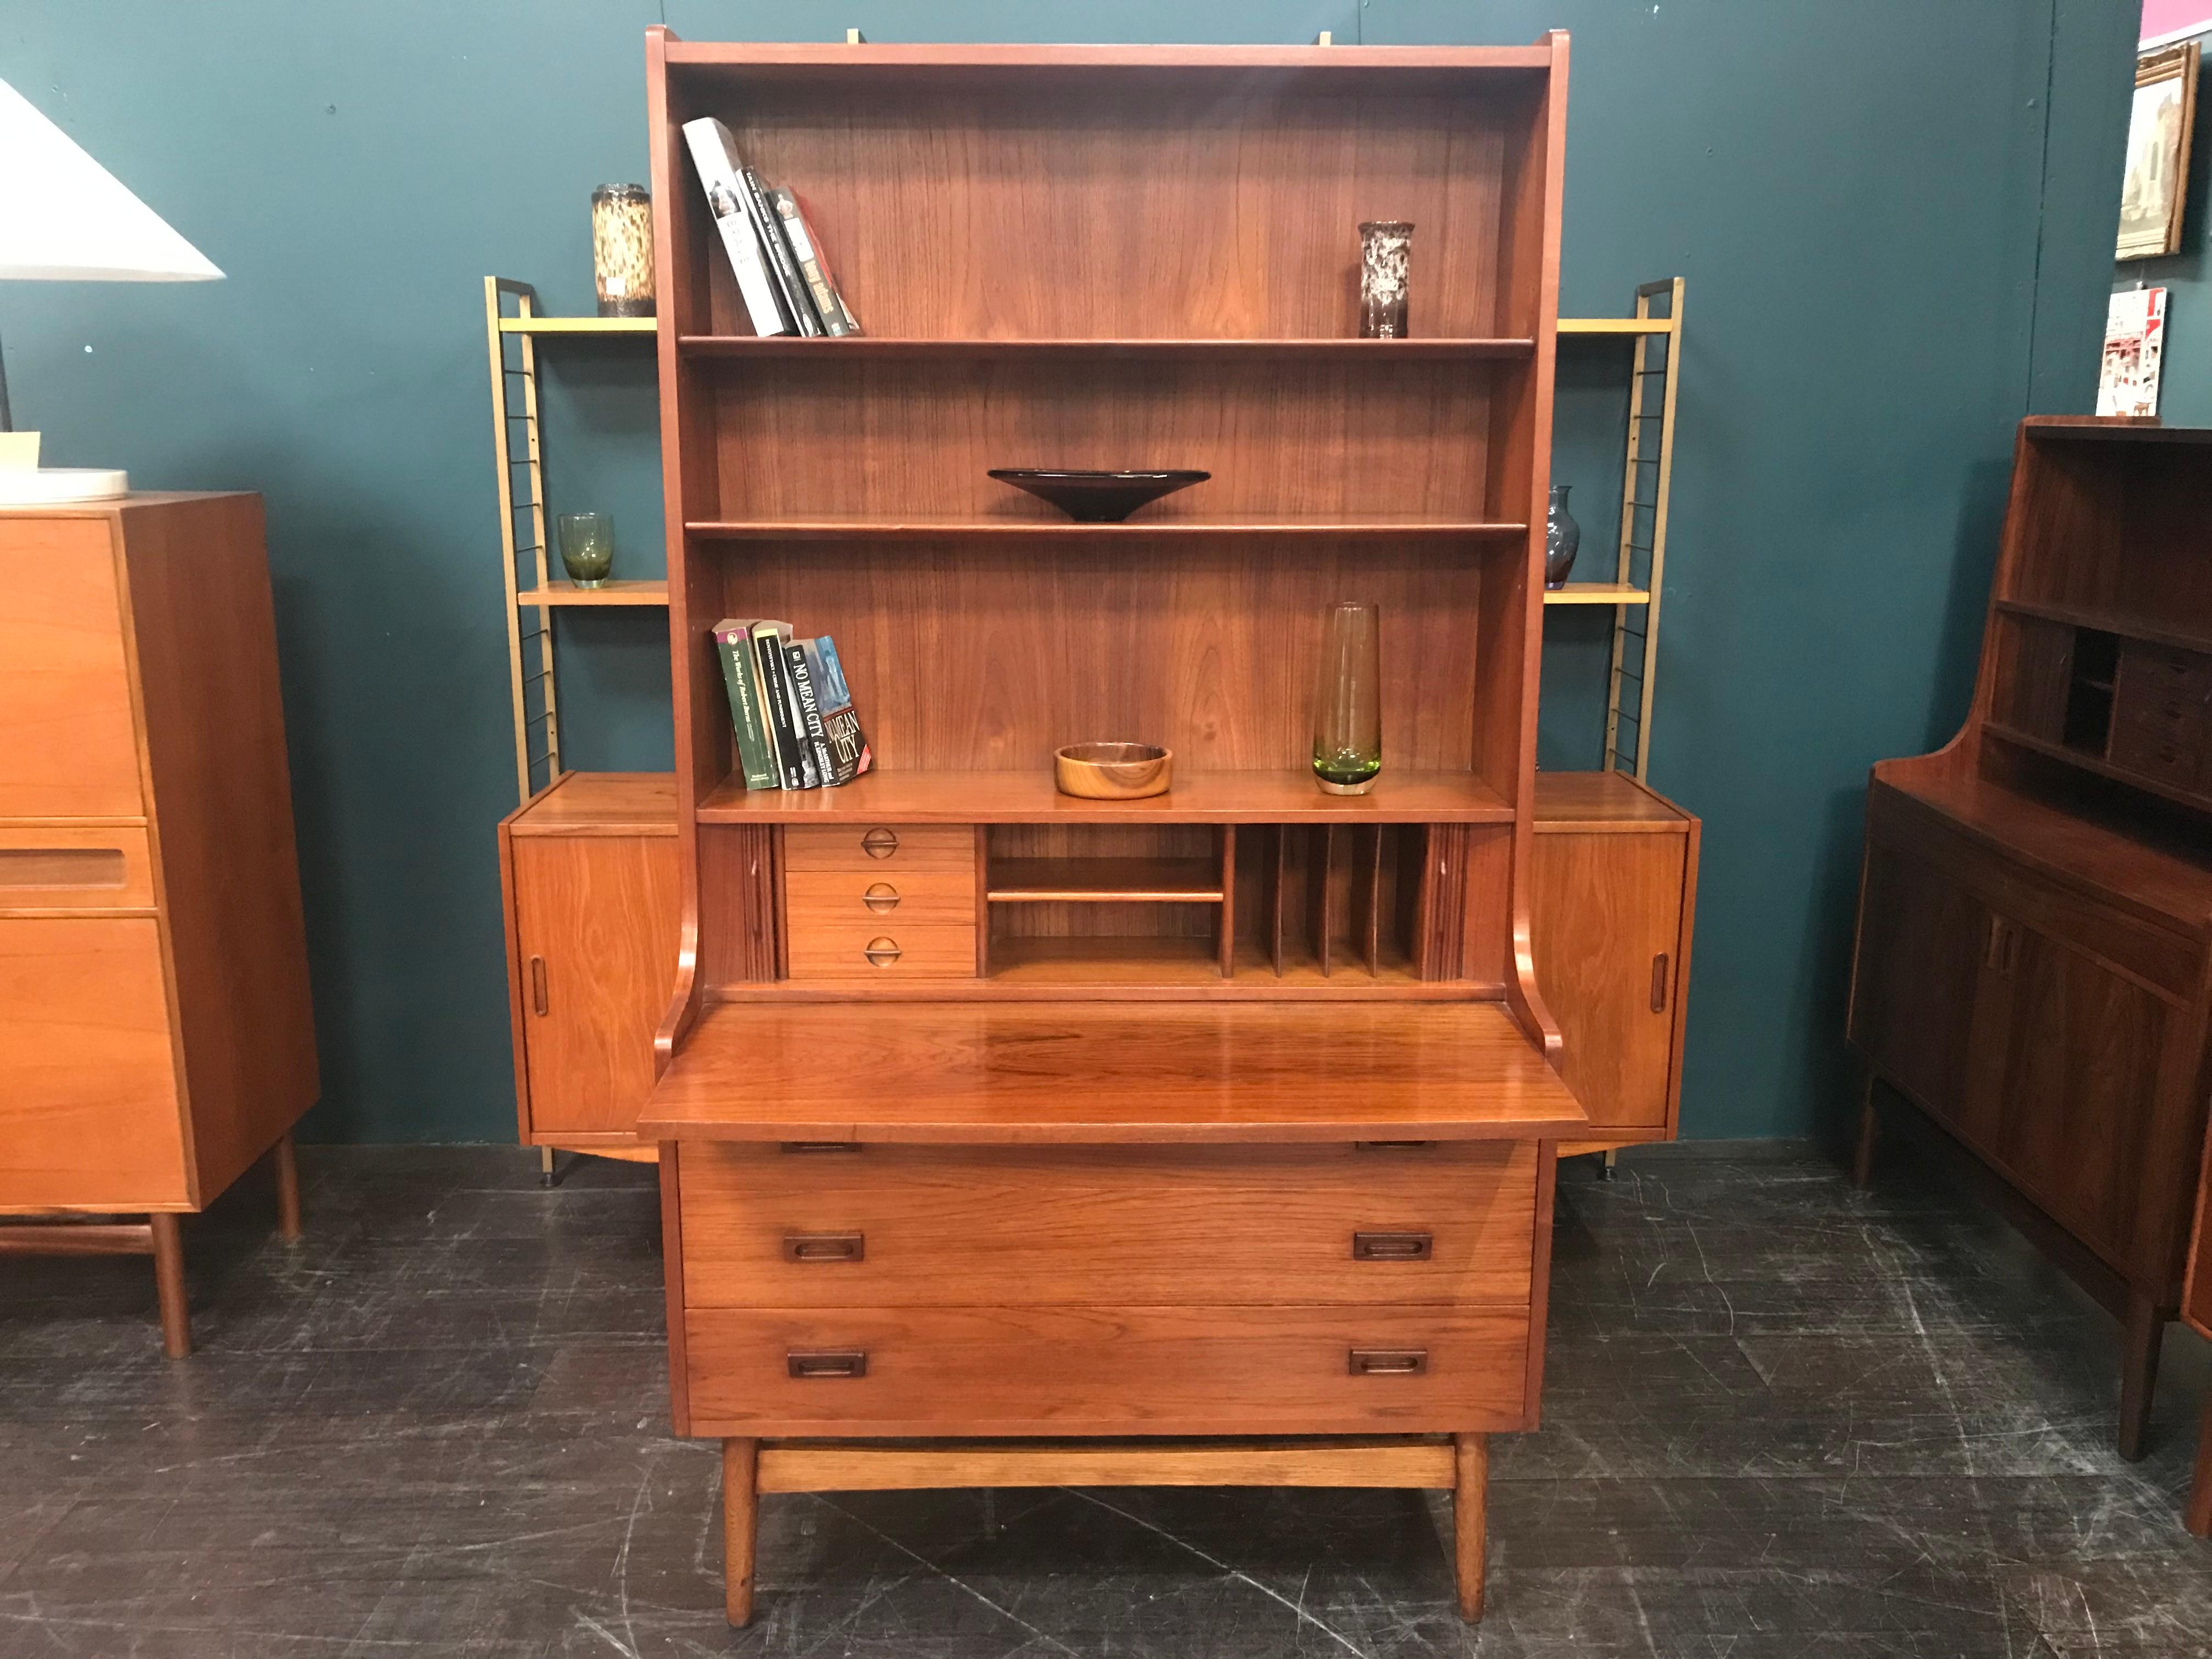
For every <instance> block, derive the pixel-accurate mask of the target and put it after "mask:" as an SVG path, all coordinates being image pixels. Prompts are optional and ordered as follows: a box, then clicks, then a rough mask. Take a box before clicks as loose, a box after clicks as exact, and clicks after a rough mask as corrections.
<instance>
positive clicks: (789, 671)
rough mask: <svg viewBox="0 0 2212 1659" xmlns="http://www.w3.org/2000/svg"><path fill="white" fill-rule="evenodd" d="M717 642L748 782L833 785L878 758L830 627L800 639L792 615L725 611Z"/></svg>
mask: <svg viewBox="0 0 2212 1659" xmlns="http://www.w3.org/2000/svg"><path fill="white" fill-rule="evenodd" d="M714 645H715V648H716V649H717V650H718V651H719V652H720V654H721V659H722V682H723V684H724V686H725V687H726V689H727V690H728V691H729V694H730V719H731V720H732V722H734V723H735V725H736V726H737V731H738V768H739V769H740V770H741V771H743V772H744V775H745V787H746V788H748V789H822V788H835V787H836V786H837V785H839V784H842V783H850V782H852V781H853V780H854V778H857V777H859V776H860V774H861V773H863V772H865V771H866V770H867V769H869V768H870V767H871V766H872V765H873V764H874V763H875V757H874V756H872V755H871V754H870V753H869V752H868V740H867V738H866V737H864V736H863V735H861V732H860V716H859V715H858V714H854V712H853V693H852V691H851V690H850V689H849V688H848V687H847V685H846V684H845V670H844V666H843V665H842V664H841V663H839V662H838V660H837V647H836V643H835V642H834V641H831V639H830V638H829V635H827V634H824V635H822V636H821V637H820V638H819V639H812V640H795V639H793V638H792V636H791V624H790V623H787V622H763V621H755V620H752V619H750V618H746V617H724V618H723V619H722V620H721V621H720V622H718V623H715V624H714Z"/></svg>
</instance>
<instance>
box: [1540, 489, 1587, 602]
mask: <svg viewBox="0 0 2212 1659" xmlns="http://www.w3.org/2000/svg"><path fill="white" fill-rule="evenodd" d="M1573 488H1574V486H1573V485H1572V484H1553V486H1552V510H1551V512H1550V513H1547V515H1546V517H1545V520H1544V586H1547V587H1565V586H1566V585H1567V573H1568V572H1569V571H1571V570H1572V569H1573V568H1575V555H1576V554H1577V553H1579V552H1581V551H1582V546H1583V527H1582V526H1580V525H1578V524H1577V523H1576V522H1575V515H1574V514H1573V513H1570V512H1568V511H1567V491H1568V490H1570V489H1573Z"/></svg>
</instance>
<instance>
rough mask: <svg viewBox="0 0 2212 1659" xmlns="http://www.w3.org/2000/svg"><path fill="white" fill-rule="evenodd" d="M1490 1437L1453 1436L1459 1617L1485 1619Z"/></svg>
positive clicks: (1454, 1556)
mask: <svg viewBox="0 0 2212 1659" xmlns="http://www.w3.org/2000/svg"><path fill="white" fill-rule="evenodd" d="M1489 1507H1490V1437H1489V1436H1487V1435H1481V1434H1455V1435H1454V1436H1453V1437H1452V1566H1453V1569H1454V1571H1455V1575H1456V1577H1458V1579H1459V1616H1460V1617H1461V1618H1462V1619H1464V1620H1467V1621H1468V1624H1470V1625H1472V1624H1474V1622H1475V1621H1476V1620H1480V1618H1481V1617H1482V1584H1483V1559H1484V1556H1485V1554H1486V1548H1487V1545H1488V1543H1489V1518H1490V1517H1489Z"/></svg>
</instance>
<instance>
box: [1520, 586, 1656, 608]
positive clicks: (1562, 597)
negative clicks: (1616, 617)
mask: <svg viewBox="0 0 2212 1659" xmlns="http://www.w3.org/2000/svg"><path fill="white" fill-rule="evenodd" d="M1544 603H1545V604H1546V605H1649V604H1650V603H1651V595H1650V592H1648V591H1647V590H1645V589H1644V588H1641V587H1638V586H1636V585H1635V584H1634V583H1632V582H1569V583H1568V584H1567V585H1566V586H1565V587H1547V588H1546V589H1545V590H1544Z"/></svg>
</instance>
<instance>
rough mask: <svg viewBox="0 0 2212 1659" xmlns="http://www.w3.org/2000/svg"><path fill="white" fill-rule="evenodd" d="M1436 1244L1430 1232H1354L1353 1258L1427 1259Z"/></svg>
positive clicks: (1377, 1259)
mask: <svg viewBox="0 0 2212 1659" xmlns="http://www.w3.org/2000/svg"><path fill="white" fill-rule="evenodd" d="M1435 1245H1436V1240H1435V1237H1433V1236H1432V1235H1431V1234H1428V1233H1416V1232H1406V1233H1354V1234H1352V1260H1353V1261H1427V1260H1428V1259H1429V1257H1430V1255H1431V1252H1432V1251H1433V1249H1435Z"/></svg>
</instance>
